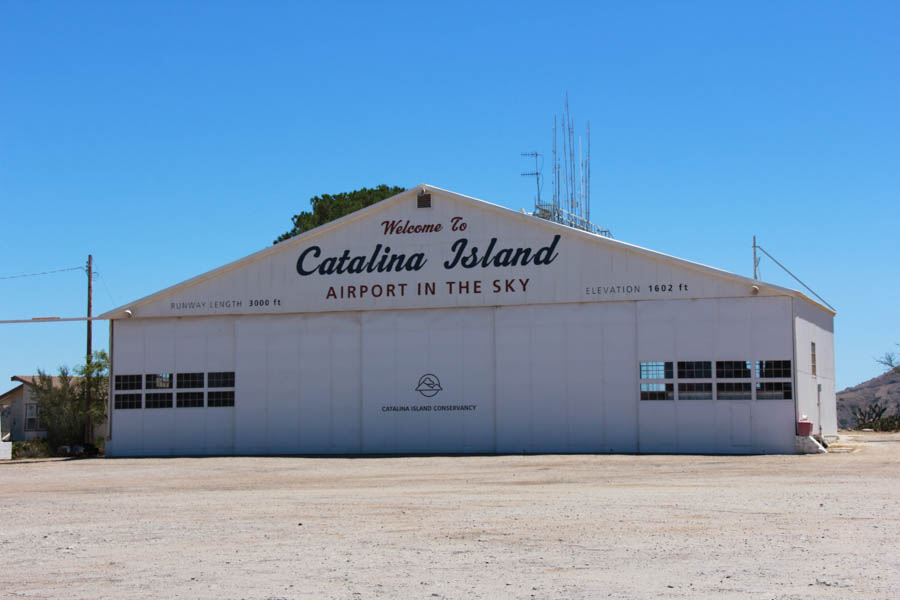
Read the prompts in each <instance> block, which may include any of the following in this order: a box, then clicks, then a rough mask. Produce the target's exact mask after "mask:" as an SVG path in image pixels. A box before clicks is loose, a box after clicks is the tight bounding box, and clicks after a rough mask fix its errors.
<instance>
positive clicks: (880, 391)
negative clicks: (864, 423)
mask: <svg viewBox="0 0 900 600" xmlns="http://www.w3.org/2000/svg"><path fill="white" fill-rule="evenodd" d="M874 400H877V401H878V402H880V403H881V404H882V405H884V406H887V407H888V410H887V412H886V413H885V414H887V415H892V414H896V413H898V412H900V368H897V369H894V370H893V371H888V372H887V373H885V374H883V375H879V376H878V377H875V378H873V379H870V380H868V381H864V382H863V383H860V384H859V385H857V386H854V387H851V388H847V389H846V390H843V391H840V392H838V393H837V417H838V427H839V428H841V429H852V428H853V427H855V426H856V419H854V418H853V407H854V406H862V405H866V404H869V403H871V402H872V401H874Z"/></svg>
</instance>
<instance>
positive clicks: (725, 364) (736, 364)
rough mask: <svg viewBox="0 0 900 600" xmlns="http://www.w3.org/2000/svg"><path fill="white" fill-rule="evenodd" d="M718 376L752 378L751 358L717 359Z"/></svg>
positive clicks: (719, 377)
mask: <svg viewBox="0 0 900 600" xmlns="http://www.w3.org/2000/svg"><path fill="white" fill-rule="evenodd" d="M716 378H718V379H750V361H749V360H717V361H716Z"/></svg>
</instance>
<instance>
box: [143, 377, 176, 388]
mask: <svg viewBox="0 0 900 600" xmlns="http://www.w3.org/2000/svg"><path fill="white" fill-rule="evenodd" d="M144 379H145V381H146V384H145V387H146V388H147V389H148V390H169V389H172V374H171V373H159V374H156V375H145V376H144Z"/></svg>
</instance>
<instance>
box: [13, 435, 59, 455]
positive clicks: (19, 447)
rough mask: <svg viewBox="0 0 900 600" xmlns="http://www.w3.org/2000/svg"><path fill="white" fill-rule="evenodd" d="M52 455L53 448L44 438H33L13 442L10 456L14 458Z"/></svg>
mask: <svg viewBox="0 0 900 600" xmlns="http://www.w3.org/2000/svg"><path fill="white" fill-rule="evenodd" d="M53 455H54V452H53V449H52V448H51V447H50V444H49V443H48V442H47V440H45V439H44V438H34V439H32V440H28V441H25V442H13V445H12V457H13V458H14V459H15V458H49V457H51V456H53Z"/></svg>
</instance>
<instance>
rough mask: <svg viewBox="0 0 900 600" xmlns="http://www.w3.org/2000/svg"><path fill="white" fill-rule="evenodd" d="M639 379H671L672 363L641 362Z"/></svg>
mask: <svg viewBox="0 0 900 600" xmlns="http://www.w3.org/2000/svg"><path fill="white" fill-rule="evenodd" d="M641 379H672V363H671V362H662V361H660V362H642V363H641Z"/></svg>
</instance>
